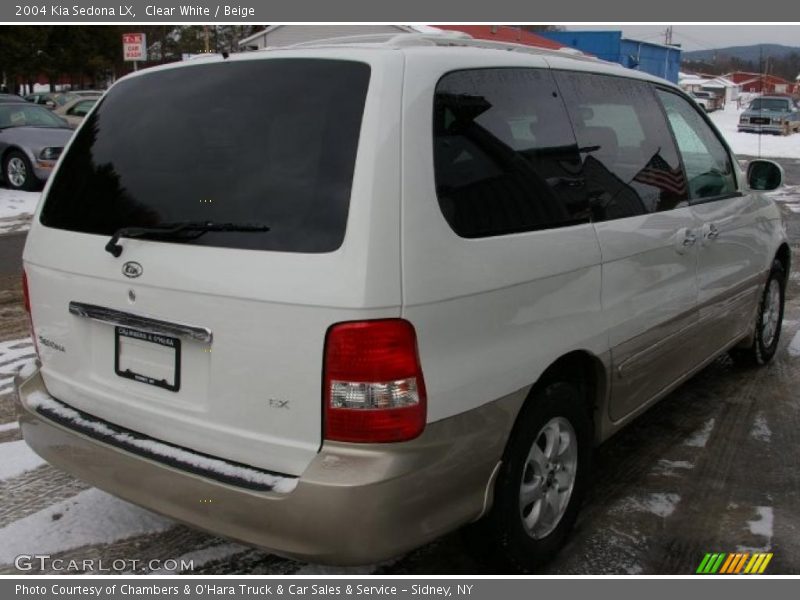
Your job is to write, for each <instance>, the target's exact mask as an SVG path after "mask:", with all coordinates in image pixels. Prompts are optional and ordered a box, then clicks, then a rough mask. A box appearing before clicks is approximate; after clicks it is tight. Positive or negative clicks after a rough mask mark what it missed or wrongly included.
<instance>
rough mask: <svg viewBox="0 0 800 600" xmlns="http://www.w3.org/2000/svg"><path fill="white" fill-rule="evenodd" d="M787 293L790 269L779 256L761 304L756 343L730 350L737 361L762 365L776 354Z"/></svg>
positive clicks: (738, 362)
mask: <svg viewBox="0 0 800 600" xmlns="http://www.w3.org/2000/svg"><path fill="white" fill-rule="evenodd" d="M785 294H786V273H785V271H784V270H783V265H782V264H781V262H780V261H778V260H775V261H773V263H772V269H771V270H770V272H769V277H768V278H767V283H766V284H765V285H764V291H763V292H762V293H761V300H760V302H759V304H758V312H757V314H756V323H755V335H754V336H753V343H752V344H751V345H750V346H749V347H747V348H734V349H733V350H731V351H730V353H729V354H730V356H731V358H732V359H733V361H734V362H735V363H737V364H740V365H743V366H762V365H765V364H767V363H768V362H769V361H770V360H772V357H773V356H775V352H776V351H777V349H778V342H779V341H780V337H781V325H782V324H783V307H784V302H785Z"/></svg>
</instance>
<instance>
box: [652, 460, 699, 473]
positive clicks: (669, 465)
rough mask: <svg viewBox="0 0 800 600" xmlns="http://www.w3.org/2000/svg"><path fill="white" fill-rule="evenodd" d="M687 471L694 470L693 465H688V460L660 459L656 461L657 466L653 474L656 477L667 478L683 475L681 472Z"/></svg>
mask: <svg viewBox="0 0 800 600" xmlns="http://www.w3.org/2000/svg"><path fill="white" fill-rule="evenodd" d="M688 469H694V465H693V464H692V463H690V462H689V461H688V460H668V459H666V458H662V459H661V460H659V461H658V464H657V465H656V468H655V473H656V474H658V475H667V476H670V477H671V476H680V475H684V473H682V471H686V470H688Z"/></svg>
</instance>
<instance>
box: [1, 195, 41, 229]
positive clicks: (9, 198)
mask: <svg viewBox="0 0 800 600" xmlns="http://www.w3.org/2000/svg"><path fill="white" fill-rule="evenodd" d="M39 196H41V194H40V193H39V192H19V191H17V190H10V189H8V188H3V187H0V234H3V233H10V232H12V231H24V230H26V229H28V226H29V224H30V220H31V215H33V213H34V212H35V211H36V205H37V204H38V203H39Z"/></svg>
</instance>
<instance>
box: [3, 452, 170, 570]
mask: <svg viewBox="0 0 800 600" xmlns="http://www.w3.org/2000/svg"><path fill="white" fill-rule="evenodd" d="M20 443H22V442H20ZM173 526H175V523H174V522H173V521H170V520H169V519H165V518H164V517H159V516H157V515H154V514H153V513H150V512H148V511H146V510H144V509H141V508H138V507H136V506H133V505H132V504H128V503H127V502H124V501H123V500H120V499H118V498H115V497H114V496H110V495H109V494H106V493H105V492H101V491H100V490H98V489H90V490H85V491H83V492H81V493H79V494H77V495H76V496H73V497H72V498H69V499H68V500H64V501H62V502H59V503H57V504H54V505H52V506H50V507H48V508H45V509H44V510H40V511H39V512H36V513H33V514H32V515H28V516H27V517H24V518H22V519H19V520H18V521H14V522H13V523H11V524H9V525H6V526H5V527H3V528H1V529H0V540H3V543H2V544H0V565H7V564H11V563H12V562H13V561H14V558H15V557H16V556H18V555H19V554H55V553H57V552H63V551H65V550H71V549H74V548H80V547H82V546H89V545H95V544H110V543H112V542H116V541H118V540H123V539H127V538H130V537H133V536H137V535H142V534H145V533H156V532H160V531H165V530H167V529H169V528H170V527H173Z"/></svg>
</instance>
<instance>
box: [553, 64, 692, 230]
mask: <svg viewBox="0 0 800 600" xmlns="http://www.w3.org/2000/svg"><path fill="white" fill-rule="evenodd" d="M555 78H556V82H557V83H558V87H559V90H560V91H561V94H562V95H563V98H564V102H565V104H566V107H567V110H568V111H569V115H570V118H571V120H572V123H573V126H574V127H575V136H576V138H577V141H578V145H579V147H580V156H581V161H582V169H581V173H582V177H583V179H584V185H585V189H586V193H587V195H588V200H589V203H590V204H591V206H592V212H593V218H594V220H596V221H603V220H609V219H620V218H624V217H630V216H635V215H641V214H646V213H651V212H657V211H663V210H671V209H673V208H676V207H678V206H682V205H685V204H686V202H687V200H688V195H687V185H686V177H685V175H684V173H683V169H682V168H681V164H680V159H679V156H678V152H677V149H676V147H675V143H674V141H673V139H672V135H671V134H670V131H669V127H668V125H667V123H666V122H665V120H664V115H663V113H662V111H661V109H660V107H659V106H658V104H657V102H656V99H655V96H654V94H653V90H652V88H651V87H650V85H649V84H648V83H647V82H644V81H638V80H634V79H626V78H622V77H614V76H609V75H599V74H594V73H581V72H572V71H556V72H555Z"/></svg>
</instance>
